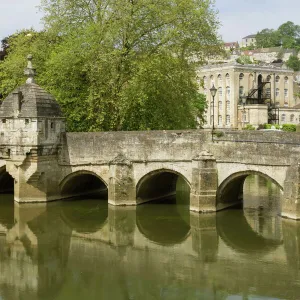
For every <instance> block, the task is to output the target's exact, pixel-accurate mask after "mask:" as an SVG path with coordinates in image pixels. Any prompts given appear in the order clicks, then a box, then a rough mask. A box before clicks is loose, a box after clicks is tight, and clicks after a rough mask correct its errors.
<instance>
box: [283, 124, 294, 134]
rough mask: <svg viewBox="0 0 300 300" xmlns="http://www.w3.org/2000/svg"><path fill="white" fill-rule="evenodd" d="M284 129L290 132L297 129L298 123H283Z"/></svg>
mask: <svg viewBox="0 0 300 300" xmlns="http://www.w3.org/2000/svg"><path fill="white" fill-rule="evenodd" d="M282 130H283V131H288V132H292V131H296V125H295V124H283V125H282Z"/></svg>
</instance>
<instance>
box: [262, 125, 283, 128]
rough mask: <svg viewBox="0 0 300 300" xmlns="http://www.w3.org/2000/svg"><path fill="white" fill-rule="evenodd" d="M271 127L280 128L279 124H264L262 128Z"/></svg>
mask: <svg viewBox="0 0 300 300" xmlns="http://www.w3.org/2000/svg"><path fill="white" fill-rule="evenodd" d="M272 128H275V129H281V126H280V125H279V124H264V129H272ZM262 129H263V128H262Z"/></svg>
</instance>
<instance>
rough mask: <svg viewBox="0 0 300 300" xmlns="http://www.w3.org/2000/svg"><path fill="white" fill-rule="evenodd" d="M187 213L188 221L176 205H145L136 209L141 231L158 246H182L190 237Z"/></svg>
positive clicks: (137, 221) (138, 225)
mask: <svg viewBox="0 0 300 300" xmlns="http://www.w3.org/2000/svg"><path fill="white" fill-rule="evenodd" d="M187 213H188V220H187V218H183V217H182V215H181V214H180V213H179V212H178V207H177V206H176V205H168V204H163V203H159V204H157V205H153V204H144V205H140V206H138V207H137V208H136V224H137V227H138V229H139V231H140V232H141V233H142V234H143V235H144V236H145V237H146V238H147V239H149V240H151V241H152V242H154V243H156V244H160V245H165V246H167V245H174V244H180V243H182V242H183V241H185V240H186V238H187V237H188V236H189V235H190V225H189V211H188V210H187ZM185 219H186V220H185Z"/></svg>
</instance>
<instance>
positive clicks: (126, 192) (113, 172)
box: [108, 154, 136, 205]
mask: <svg viewBox="0 0 300 300" xmlns="http://www.w3.org/2000/svg"><path fill="white" fill-rule="evenodd" d="M109 173H110V178H109V185H108V203H109V204H112V205H136V191H135V181H134V176H133V168H132V163H131V162H130V161H129V160H128V159H126V157H125V156H124V155H122V154H119V155H118V156H117V157H116V158H115V159H114V160H112V161H111V162H110V164H109Z"/></svg>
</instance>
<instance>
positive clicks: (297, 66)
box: [286, 55, 300, 71]
mask: <svg viewBox="0 0 300 300" xmlns="http://www.w3.org/2000/svg"><path fill="white" fill-rule="evenodd" d="M286 65H287V66H288V67H289V68H290V69H293V70H294V71H300V59H299V58H298V57H297V56H295V55H291V56H290V57H289V59H288V60H287V62H286Z"/></svg>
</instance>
